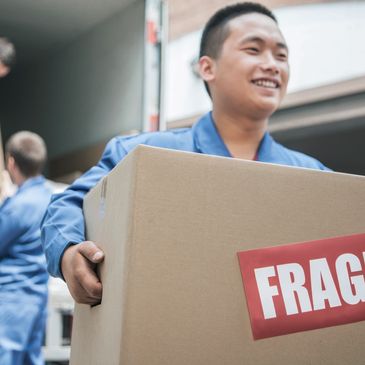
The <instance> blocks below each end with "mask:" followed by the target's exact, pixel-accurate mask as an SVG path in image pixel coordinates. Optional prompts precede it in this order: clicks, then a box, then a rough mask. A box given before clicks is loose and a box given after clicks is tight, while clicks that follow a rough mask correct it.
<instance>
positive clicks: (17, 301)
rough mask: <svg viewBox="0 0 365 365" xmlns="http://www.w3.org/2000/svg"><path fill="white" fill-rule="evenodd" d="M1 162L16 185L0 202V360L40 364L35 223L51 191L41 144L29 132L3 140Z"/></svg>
mask: <svg viewBox="0 0 365 365" xmlns="http://www.w3.org/2000/svg"><path fill="white" fill-rule="evenodd" d="M5 153H6V165H7V169H8V172H9V175H10V177H11V179H12V181H13V183H14V184H16V185H17V186H18V190H17V192H16V193H15V195H13V196H12V197H11V198H8V199H6V200H5V201H4V203H3V204H2V205H1V206H0V364H1V365H25V364H27V365H40V364H43V363H44V362H43V359H42V356H41V346H42V341H43V335H44V328H45V322H46V307H47V281H48V274H47V271H46V259H45V256H44V253H43V249H42V245H41V239H40V236H41V233H40V223H41V220H42V217H43V215H44V212H45V210H46V208H47V205H48V203H49V200H50V197H51V189H50V188H49V187H48V186H47V184H46V181H45V179H44V177H43V176H42V175H41V171H42V169H43V166H44V164H45V162H46V154H47V152H46V146H45V144H44V141H43V140H42V138H41V137H39V136H38V135H37V134H34V133H31V132H25V131H23V132H18V133H16V134H14V135H13V136H12V137H11V138H10V139H9V141H8V142H7V144H6V147H5Z"/></svg>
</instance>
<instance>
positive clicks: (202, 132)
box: [193, 112, 273, 162]
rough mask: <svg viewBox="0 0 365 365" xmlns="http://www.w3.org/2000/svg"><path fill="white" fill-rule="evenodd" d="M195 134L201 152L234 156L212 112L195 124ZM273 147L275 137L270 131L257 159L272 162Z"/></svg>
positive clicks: (261, 144) (260, 147)
mask: <svg viewBox="0 0 365 365" xmlns="http://www.w3.org/2000/svg"><path fill="white" fill-rule="evenodd" d="M193 135H194V142H195V146H196V148H197V150H198V151H199V152H201V153H204V154H207V155H216V156H223V157H232V155H231V154H230V152H229V151H228V148H227V146H226V145H225V143H224V142H223V139H222V137H221V136H220V134H219V132H218V130H217V128H216V126H215V123H214V120H213V117H212V112H209V113H207V114H205V115H203V116H202V117H201V118H200V119H199V120H198V121H197V123H196V124H194V126H193ZM272 148H273V139H272V137H271V136H270V134H269V133H268V132H265V134H264V137H263V138H262V140H261V142H260V144H259V148H258V153H257V161H264V162H271V160H272V153H271V152H272Z"/></svg>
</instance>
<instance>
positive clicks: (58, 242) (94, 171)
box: [41, 138, 127, 278]
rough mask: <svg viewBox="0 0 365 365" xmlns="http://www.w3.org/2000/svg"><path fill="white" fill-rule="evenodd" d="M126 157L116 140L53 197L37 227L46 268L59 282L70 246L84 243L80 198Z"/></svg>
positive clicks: (82, 198) (121, 146) (118, 141)
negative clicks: (64, 259) (85, 169)
mask: <svg viewBox="0 0 365 365" xmlns="http://www.w3.org/2000/svg"><path fill="white" fill-rule="evenodd" d="M126 154H127V152H126V150H125V149H124V147H123V145H122V143H121V141H120V139H119V138H113V139H112V140H111V141H110V142H109V143H108V144H107V146H106V148H105V150H104V153H103V155H102V157H101V160H100V161H99V163H98V164H97V165H96V166H94V167H92V168H91V169H90V170H89V171H87V172H86V173H85V174H84V175H83V176H81V177H80V178H79V179H77V180H76V181H75V182H74V183H73V184H72V185H71V186H70V187H69V188H68V189H66V190H65V191H64V192H62V193H61V194H56V195H53V196H52V198H51V202H50V204H49V206H48V208H47V211H46V214H45V216H44V217H43V221H42V224H41V229H42V244H43V248H44V251H45V253H46V258H47V268H48V271H49V273H50V274H51V275H52V276H55V277H60V278H62V273H61V271H60V263H61V258H62V255H63V252H64V250H65V249H66V248H67V247H68V246H69V245H70V243H80V242H82V241H84V240H85V224H84V216H83V211H82V205H83V200H84V196H85V195H86V193H87V192H88V191H89V190H90V189H91V188H92V187H93V186H95V185H96V184H97V182H98V181H99V180H100V179H101V178H102V177H103V176H105V175H106V174H107V173H108V172H109V171H110V170H111V169H113V167H114V166H115V165H116V164H117V163H118V162H119V161H121V160H122V159H123V158H124V157H125V155H126Z"/></svg>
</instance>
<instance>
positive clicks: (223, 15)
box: [199, 2, 278, 96]
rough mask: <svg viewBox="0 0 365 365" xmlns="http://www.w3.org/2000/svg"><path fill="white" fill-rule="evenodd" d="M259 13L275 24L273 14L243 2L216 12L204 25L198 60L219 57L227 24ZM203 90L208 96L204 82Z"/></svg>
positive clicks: (227, 32) (226, 31)
mask: <svg viewBox="0 0 365 365" xmlns="http://www.w3.org/2000/svg"><path fill="white" fill-rule="evenodd" d="M250 13H259V14H263V15H266V16H268V17H269V18H271V19H272V20H274V21H275V22H276V23H277V22H278V21H277V19H276V18H275V16H274V14H273V13H272V12H271V11H270V10H269V9H268V8H266V7H265V6H263V5H261V4H259V3H253V2H244V3H237V4H234V5H229V6H226V7H224V8H222V9H220V10H218V11H217V12H216V13H215V14H213V15H212V17H211V18H210V19H209V20H208V22H207V23H206V25H205V27H204V30H203V34H202V37H201V41H200V51H199V58H200V57H203V56H209V57H211V58H213V59H216V58H218V57H219V54H220V52H221V50H222V46H223V43H224V41H225V40H226V39H227V37H228V35H229V27H227V23H228V22H229V21H230V20H232V19H234V18H237V17H239V16H241V15H244V14H250ZM204 85H205V88H206V90H207V92H208V94H209V96H210V91H209V88H208V84H207V83H206V82H205V81H204Z"/></svg>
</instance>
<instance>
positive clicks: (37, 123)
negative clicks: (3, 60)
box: [0, 0, 166, 363]
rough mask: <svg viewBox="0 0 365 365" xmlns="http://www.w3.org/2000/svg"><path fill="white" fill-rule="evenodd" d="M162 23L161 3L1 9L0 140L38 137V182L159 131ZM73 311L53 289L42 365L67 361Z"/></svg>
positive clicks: (56, 286) (113, 1) (14, 2)
mask: <svg viewBox="0 0 365 365" xmlns="http://www.w3.org/2000/svg"><path fill="white" fill-rule="evenodd" d="M165 19H166V7H165V5H164V2H163V1H162V0H103V1H95V0H92V1H91V0H72V1H44V0H33V1H22V0H0V37H7V38H9V39H10V40H11V41H12V42H13V43H14V44H15V47H16V50H17V64H16V66H15V68H14V69H13V70H12V72H11V73H10V74H9V75H8V76H7V77H6V78H4V79H2V80H1V82H0V100H1V105H0V123H1V130H2V136H3V141H6V140H7V139H8V137H9V136H10V135H11V134H13V133H14V132H16V131H19V130H23V129H26V130H31V131H33V132H36V133H38V134H40V135H41V136H42V137H43V138H44V139H45V141H46V143H47V146H48V152H49V158H50V161H49V164H48V171H47V176H48V177H51V178H52V179H55V180H59V179H58V178H59V177H61V176H66V175H67V176H70V173H73V172H74V171H84V170H86V169H88V168H89V167H90V166H92V165H94V164H95V163H96V161H97V160H98V158H99V156H100V154H101V151H102V150H103V148H104V146H105V143H106V142H107V141H108V140H109V139H110V138H111V137H113V136H115V135H118V134H126V133H129V132H130V131H138V132H140V131H150V130H157V129H161V128H163V125H162V124H163V120H162V119H163V116H161V114H160V112H159V110H160V107H161V103H162V90H161V87H162V83H163V80H162V72H161V70H162V63H163V49H164V47H163V45H164V40H165V39H166V35H165V34H166V32H165V31H166V28H165V27H164V21H165ZM0 157H1V153H0ZM1 162H2V161H1ZM1 162H0V170H1ZM67 176H66V178H65V179H66V180H65V182H68V183H70V182H71V181H70V180H69V181H67ZM72 176H75V175H72ZM72 307H73V302H72V299H71V297H69V296H68V293H67V288H66V287H65V285H62V282H60V281H59V282H57V281H54V280H52V281H51V283H50V308H49V313H50V315H49V323H48V328H47V336H46V337H47V338H46V342H45V343H46V347H45V355H46V359H47V360H48V361H49V362H51V361H57V363H61V362H62V361H67V360H68V354H69V348H68V347H67V346H66V345H68V344H69V335H70V331H69V322H70V313H71V308H72Z"/></svg>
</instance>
